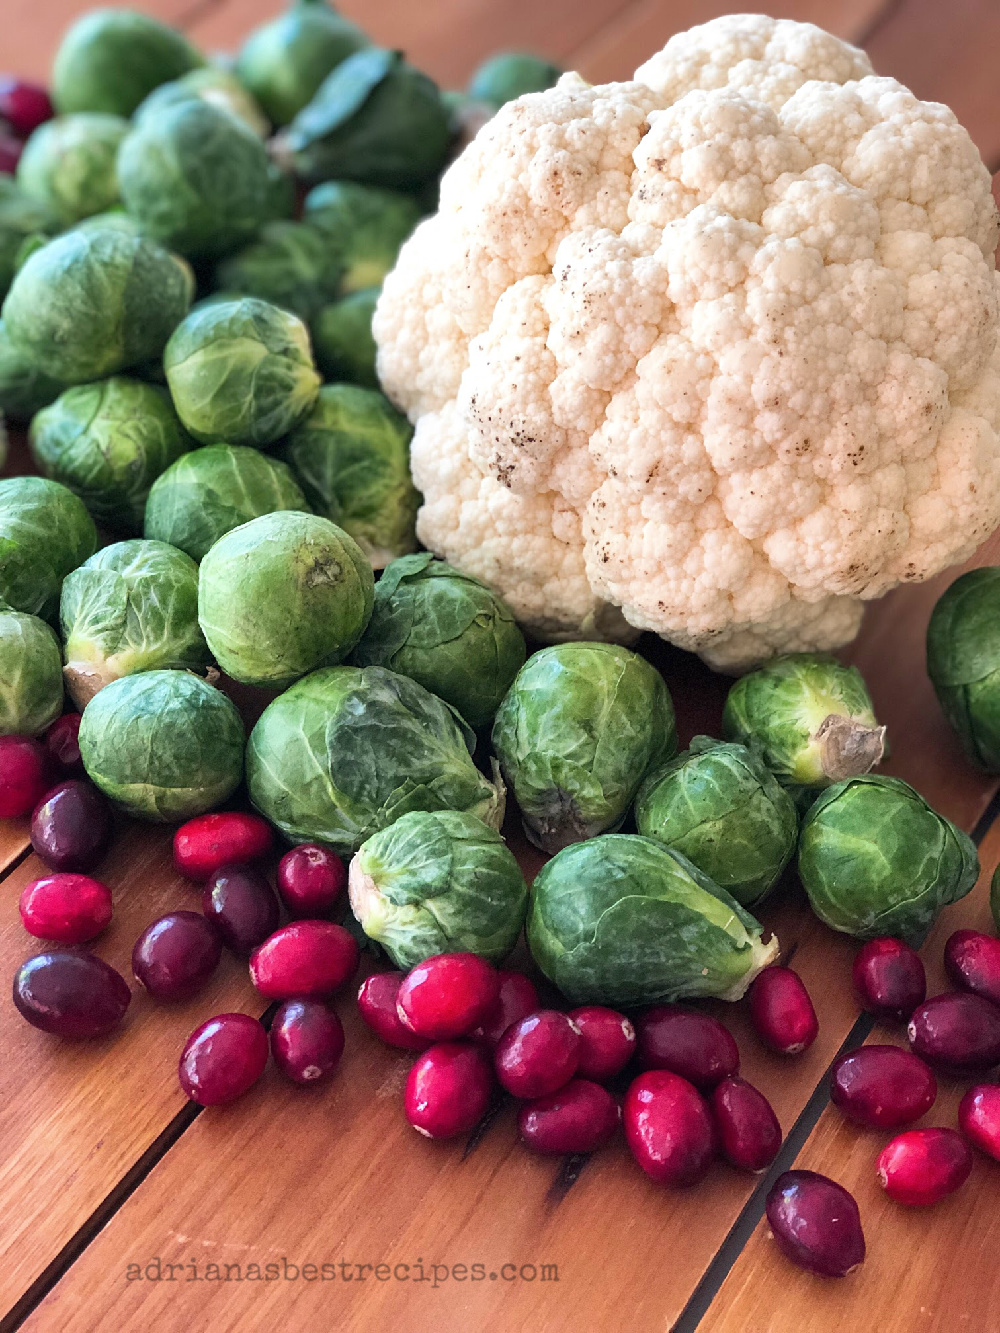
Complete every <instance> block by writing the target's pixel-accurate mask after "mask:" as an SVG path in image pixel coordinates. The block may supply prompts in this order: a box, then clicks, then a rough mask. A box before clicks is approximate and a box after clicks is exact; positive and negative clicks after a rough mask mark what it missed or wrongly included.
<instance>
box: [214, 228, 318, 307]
mask: <svg viewBox="0 0 1000 1333" xmlns="http://www.w3.org/2000/svg"><path fill="white" fill-rule="evenodd" d="M213 281H214V283H215V285H216V287H219V288H222V289H223V290H225V291H228V292H233V293H239V294H240V295H245V296H256V297H258V298H259V299H260V300H262V301H270V302H271V303H272V305H276V306H281V307H282V308H283V309H284V310H290V311H291V312H292V314H293V315H298V317H299V318H300V319H302V320H305V321H306V322H307V323H308V321H309V320H310V319H312V317H313V315H315V314H316V313H317V312H318V311H319V310H321V309H322V308H323V306H324V305H325V303H326V302H327V301H330V300H332V299H333V297H334V296H335V295H336V293H337V289H338V287H339V286H340V269H339V267H338V265H337V263H336V260H335V258H334V257H333V256H332V255H331V253H330V247H329V246H328V245H327V243H326V241H325V240H324V239H323V237H322V236H321V235H320V234H319V232H318V231H316V230H315V229H314V228H313V227H310V226H308V225H307V224H306V223H304V222H281V221H279V222H269V223H268V224H267V226H266V227H265V228H264V230H263V231H262V232H261V234H260V235H259V236H258V237H257V239H256V240H255V241H253V242H252V243H251V244H250V245H248V246H247V247H246V248H245V249H243V250H239V251H237V253H236V254H234V255H230V256H229V257H228V258H227V259H224V260H223V261H222V262H221V263H220V264H218V265H217V266H216V269H215V273H214V275H213Z"/></svg>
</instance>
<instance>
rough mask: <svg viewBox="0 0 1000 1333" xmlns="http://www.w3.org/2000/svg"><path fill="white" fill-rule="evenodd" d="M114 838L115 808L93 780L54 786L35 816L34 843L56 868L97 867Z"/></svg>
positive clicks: (78, 868) (73, 780) (47, 860)
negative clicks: (112, 822)
mask: <svg viewBox="0 0 1000 1333" xmlns="http://www.w3.org/2000/svg"><path fill="white" fill-rule="evenodd" d="M110 841H111V811H110V810H109V809H108V803H107V801H106V800H105V799H104V797H103V796H102V795H101V793H100V792H99V791H98V790H97V788H96V787H94V786H93V785H92V784H91V783H89V782H84V781H83V780H82V779H80V778H70V779H69V781H68V782H61V783H60V784H59V786H58V787H53V788H52V790H51V791H49V792H47V793H46V794H45V796H44V797H43V798H42V800H41V802H40V803H39V804H38V805H37V806H36V807H35V812H34V814H33V815H32V816H31V845H32V847H34V849H35V851H36V852H37V853H38V855H39V856H40V857H41V858H42V860H43V861H44V862H45V864H46V865H48V866H51V867H52V869H53V870H93V868H94V866H96V865H97V863H98V861H100V859H101V857H102V856H103V855H104V853H105V851H106V850H107V846H108V843H109V842H110Z"/></svg>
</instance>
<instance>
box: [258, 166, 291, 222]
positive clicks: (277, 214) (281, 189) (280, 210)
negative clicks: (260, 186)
mask: <svg viewBox="0 0 1000 1333" xmlns="http://www.w3.org/2000/svg"><path fill="white" fill-rule="evenodd" d="M298 208H299V191H298V187H297V185H296V184H295V177H294V176H291V175H290V174H289V173H288V172H287V171H283V170H282V169H281V167H279V166H278V164H277V163H276V162H272V163H271V164H270V166H269V167H268V171H267V217H266V219H265V221H266V222H283V221H290V220H291V219H292V218H294V217H295V215H296V214H297V212H298Z"/></svg>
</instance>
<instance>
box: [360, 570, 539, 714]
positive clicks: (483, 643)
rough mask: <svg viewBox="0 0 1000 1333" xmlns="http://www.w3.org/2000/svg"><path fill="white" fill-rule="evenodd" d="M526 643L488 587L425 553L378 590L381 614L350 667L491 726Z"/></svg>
mask: <svg viewBox="0 0 1000 1333" xmlns="http://www.w3.org/2000/svg"><path fill="white" fill-rule="evenodd" d="M524 657H525V647H524V636H523V635H522V633H521V631H520V630H519V629H518V627H517V625H516V624H515V623H514V613H513V611H511V609H510V607H509V606H508V605H507V603H506V602H504V601H503V600H502V599H501V598H499V597H498V596H497V595H496V594H495V593H493V592H491V591H490V589H489V588H487V586H486V585H485V583H480V582H479V580H478V579H474V578H472V576H471V575H469V574H462V573H460V572H459V571H458V570H457V569H452V567H451V566H450V565H446V564H445V563H444V561H443V560H435V559H434V557H433V556H431V555H429V554H428V553H427V552H421V553H420V554H419V555H404V556H402V557H401V558H400V559H399V560H394V561H393V562H392V564H391V565H389V566H388V568H387V569H386V571H385V573H384V574H383V575H382V577H381V578H380V579H379V581H378V583H377V584H376V585H375V608H374V610H373V612H372V618H371V620H370V621H369V622H368V628H367V629H366V630H365V632H364V635H363V636H362V639H361V642H360V643H359V644H358V646H357V648H355V650H354V655H353V657H352V659H351V660H352V661H353V662H354V663H355V665H357V666H385V667H389V668H390V670H392V671H398V672H399V673H400V674H401V675H404V676H410V677H411V678H412V679H413V680H416V681H419V682H420V684H421V685H423V686H424V687H425V688H426V689H428V690H431V691H432V692H433V693H434V694H437V695H439V696H440V697H441V698H442V699H444V700H446V701H447V702H448V703H450V704H451V706H452V708H455V709H457V710H458V712H460V713H461V714H462V716H463V717H464V718H465V720H466V722H468V724H469V726H470V727H476V728H477V729H478V728H480V727H485V726H487V725H488V724H489V723H490V722H492V721H493V717H494V715H495V713H496V711H497V709H498V708H499V706H500V701H501V699H503V697H504V695H505V694H506V693H507V691H508V689H510V686H511V683H512V682H513V680H514V677H515V676H516V675H517V673H518V671H519V670H520V669H521V667H522V666H523V665H524Z"/></svg>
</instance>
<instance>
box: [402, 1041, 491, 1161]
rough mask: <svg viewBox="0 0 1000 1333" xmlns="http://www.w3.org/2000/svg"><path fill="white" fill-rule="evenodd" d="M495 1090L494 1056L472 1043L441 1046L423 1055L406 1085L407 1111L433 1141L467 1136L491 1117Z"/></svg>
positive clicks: (439, 1044)
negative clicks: (492, 1059) (462, 1135)
mask: <svg viewBox="0 0 1000 1333" xmlns="http://www.w3.org/2000/svg"><path fill="white" fill-rule="evenodd" d="M492 1089H493V1074H492V1071H491V1070H490V1060H489V1056H488V1055H487V1054H486V1053H485V1052H484V1051H483V1048H482V1047H481V1046H477V1045H476V1043H475V1042H471V1041H441V1042H437V1043H436V1044H435V1045H433V1046H429V1047H428V1048H427V1050H426V1051H424V1053H423V1055H418V1056H417V1058H416V1061H415V1062H414V1064H413V1068H412V1069H411V1070H410V1075H409V1078H407V1080H406V1092H405V1095H404V1098H403V1108H404V1111H405V1113H406V1118H407V1120H408V1121H409V1122H410V1124H411V1125H412V1126H413V1128H414V1129H416V1130H419V1132H420V1133H421V1134H424V1135H426V1137H427V1138H429V1139H450V1138H452V1137H454V1135H456V1134H467V1133H468V1132H469V1130H470V1129H474V1128H475V1127H476V1125H478V1123H479V1121H480V1120H482V1118H483V1116H484V1115H485V1114H486V1110H487V1108H488V1107H489V1104H490V1093H491V1091H492Z"/></svg>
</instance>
